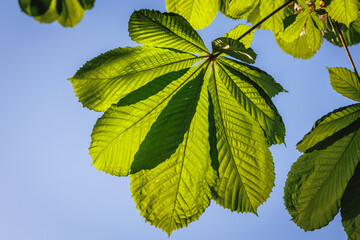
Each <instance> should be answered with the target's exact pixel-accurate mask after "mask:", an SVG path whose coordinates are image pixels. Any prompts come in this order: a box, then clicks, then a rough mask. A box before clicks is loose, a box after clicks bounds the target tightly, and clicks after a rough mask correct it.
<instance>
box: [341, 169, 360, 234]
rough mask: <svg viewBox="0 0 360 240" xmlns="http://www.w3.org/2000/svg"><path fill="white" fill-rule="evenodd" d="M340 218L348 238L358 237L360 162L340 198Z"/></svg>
mask: <svg viewBox="0 0 360 240" xmlns="http://www.w3.org/2000/svg"><path fill="white" fill-rule="evenodd" d="M341 218H342V224H343V226H344V229H345V232H346V234H347V236H348V239H349V240H357V239H360V164H358V165H357V167H356V169H355V173H354V175H353V177H352V178H351V180H350V182H349V184H348V186H347V188H346V190H345V193H344V195H343V197H342V199H341Z"/></svg>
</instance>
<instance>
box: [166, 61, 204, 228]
mask: <svg viewBox="0 0 360 240" xmlns="http://www.w3.org/2000/svg"><path fill="white" fill-rule="evenodd" d="M205 63H207V66H206V68H205V71H204V76H205V74H206V70H207V68H208V67H209V63H210V62H209V61H204V64H205ZM204 64H203V65H204ZM199 69H200V68H199ZM199 69H198V70H199ZM198 70H197V71H198ZM204 76H203V79H202V83H200V84H199V87H198V89H197V92H196V98H195V99H198V100H197V101H200V96H199V95H200V93H201V89H202V88H203V82H204ZM197 101H195V102H194V104H193V106H192V110H191V115H190V116H193V118H194V116H195V110H196V106H197ZM192 123H193V121H191V122H190V124H189V128H188V130H187V133H186V138H185V144H184V152H183V156H182V160H181V167H180V174H179V180H178V185H177V189H176V193H175V201H174V207H173V211H172V213H171V217H170V225H169V232H171V225H172V222H173V221H172V219H173V216H174V212H175V207H176V203H177V195H178V194H179V189H180V183H181V176H182V173H183V168H184V162H185V153H186V148H187V143H188V140H189V134H190V129H191V125H192ZM197 210H198V209H197Z"/></svg>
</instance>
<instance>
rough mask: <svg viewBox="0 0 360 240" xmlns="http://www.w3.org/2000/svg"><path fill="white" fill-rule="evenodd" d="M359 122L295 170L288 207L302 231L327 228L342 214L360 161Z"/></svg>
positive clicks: (303, 158)
mask: <svg viewBox="0 0 360 240" xmlns="http://www.w3.org/2000/svg"><path fill="white" fill-rule="evenodd" d="M359 120H360V119H358V120H357V121H355V122H354V123H353V124H352V125H350V126H348V127H347V128H345V129H342V130H340V131H338V132H337V133H335V134H333V135H332V136H330V137H328V139H327V141H323V142H321V143H319V144H318V145H317V147H316V148H315V149H314V150H313V151H311V152H308V153H305V154H304V155H302V156H301V157H300V158H299V159H298V160H297V161H296V162H295V163H294V164H293V166H292V167H291V170H290V172H289V174H288V179H287V181H286V184H285V196H284V199H285V206H286V208H287V210H288V211H289V213H290V215H291V216H292V218H293V219H292V220H293V221H294V222H295V223H296V224H297V225H298V226H299V227H301V228H302V229H304V230H306V231H308V230H314V229H318V228H321V227H323V226H326V225H327V224H328V223H329V222H330V221H331V220H332V219H333V218H334V217H335V215H336V214H337V213H338V211H339V208H340V200H341V198H342V196H343V194H344V191H345V188H346V186H347V184H348V182H349V181H350V178H351V177H352V176H353V174H354V171H355V167H356V165H357V164H358V162H359V160H360V131H359V127H360V121H359Z"/></svg>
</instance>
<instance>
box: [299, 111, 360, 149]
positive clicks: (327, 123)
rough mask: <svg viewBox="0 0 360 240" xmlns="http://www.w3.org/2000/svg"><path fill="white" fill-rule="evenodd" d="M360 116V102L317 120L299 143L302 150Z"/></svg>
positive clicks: (312, 145) (346, 125) (309, 147)
mask: <svg viewBox="0 0 360 240" xmlns="http://www.w3.org/2000/svg"><path fill="white" fill-rule="evenodd" d="M359 118H360V104H354V105H350V106H347V107H343V108H339V109H336V110H334V111H333V112H331V113H328V114H327V115H325V116H323V117H322V118H320V119H319V120H317V121H316V122H315V124H314V126H313V128H312V129H311V131H310V132H309V133H308V134H306V135H305V136H304V138H303V139H302V140H301V141H300V142H299V143H298V144H297V149H298V150H299V151H300V152H305V151H307V150H309V149H311V148H313V147H314V146H315V145H316V144H318V143H320V142H322V141H324V140H325V139H327V138H328V137H330V136H332V135H334V134H335V133H336V132H338V131H340V130H342V129H344V128H346V127H348V126H349V125H351V124H352V123H354V122H355V121H356V120H357V119H359Z"/></svg>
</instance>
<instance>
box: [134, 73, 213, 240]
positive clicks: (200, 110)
mask: <svg viewBox="0 0 360 240" xmlns="http://www.w3.org/2000/svg"><path fill="white" fill-rule="evenodd" d="M201 75H202V76H201ZM203 76H204V73H199V75H198V76H197V77H196V78H194V79H193V80H191V81H190V82H188V83H187V84H186V85H185V86H184V87H183V88H182V89H181V90H179V91H178V92H177V93H176V94H175V96H174V97H173V98H172V99H171V100H170V102H169V105H168V107H167V108H168V109H164V112H165V113H164V114H165V115H167V114H169V115H171V114H172V113H175V112H178V114H176V113H175V115H176V116H175V117H173V118H172V120H173V121H175V122H176V123H177V124H176V125H180V126H184V127H185V128H186V131H185V132H183V131H179V132H178V133H177V134H180V135H183V136H182V140H181V141H180V142H179V143H178V144H174V143H173V142H172V141H170V139H169V141H167V140H168V139H157V138H160V137H161V136H159V135H157V136H155V138H154V139H152V140H149V141H154V142H155V141H160V143H158V144H160V147H161V149H162V150H160V151H161V153H162V152H163V151H164V150H165V151H168V150H169V151H170V152H173V153H172V154H171V156H170V157H169V158H168V159H166V160H165V161H162V162H161V163H160V164H158V165H157V166H156V167H154V168H151V169H149V170H141V171H139V172H137V173H136V174H132V175H131V177H130V179H131V185H130V187H131V191H132V196H133V198H134V200H135V202H136V204H137V208H138V209H139V210H140V213H141V215H143V216H144V218H145V219H146V221H149V222H150V223H151V224H154V225H155V226H157V227H159V228H161V229H162V230H164V231H166V232H167V233H168V234H169V235H170V234H171V232H172V231H173V230H175V229H178V228H181V227H184V226H187V225H188V224H189V223H190V222H192V221H194V220H197V219H198V218H199V216H200V215H201V214H202V213H203V211H204V210H205V208H207V207H208V206H209V204H210V199H211V190H210V187H212V186H213V185H214V183H215V179H216V174H215V171H214V170H213V169H212V167H211V160H210V146H209V143H208V136H209V132H208V131H209V127H208V105H209V103H208V91H207V87H206V86H207V83H206V82H204V81H203V79H204V78H203ZM204 84H205V85H204ZM184 97H188V98H189V101H187V102H186V103H184V102H183V101H181V99H182V98H184ZM190 99H191V100H190ZM172 101H173V102H172ZM184 104H185V105H187V106H188V107H189V108H190V114H185V115H186V116H182V115H184V112H181V111H180V110H179V109H177V106H178V105H183V106H184ZM191 113H193V114H191ZM184 119H186V120H185V121H186V122H187V123H186V124H185V125H182V122H183V121H184ZM158 121H160V122H162V121H163V120H161V118H159V119H158ZM169 124H170V125H169ZM171 124H175V123H168V124H167V125H165V126H164V132H165V131H167V130H171V129H170V128H174V126H172V125H171ZM175 129H177V127H176V126H175ZM169 137H171V138H174V137H173V136H169ZM145 141H146V140H145ZM145 141H144V142H145ZM169 143H170V144H169ZM161 156H162V155H160V157H161ZM143 157H145V158H146V157H147V160H148V161H151V160H152V158H151V156H146V155H145V156H143ZM135 161H136V158H135ZM134 163H135V162H134Z"/></svg>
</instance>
